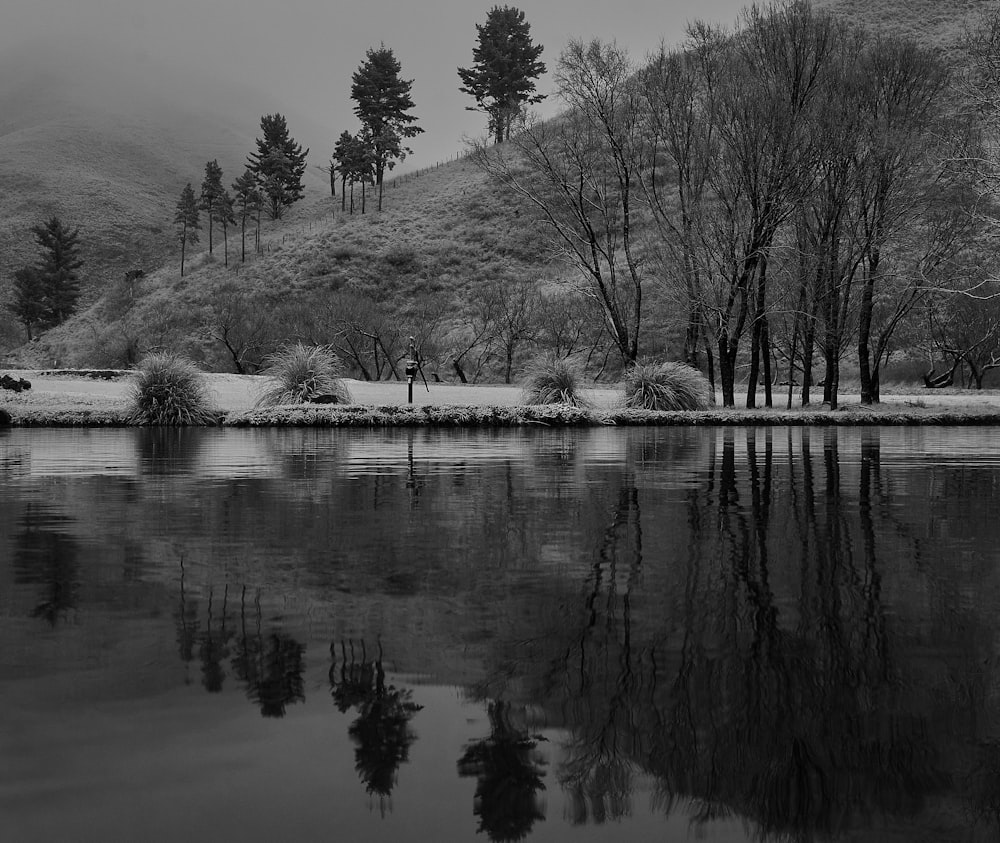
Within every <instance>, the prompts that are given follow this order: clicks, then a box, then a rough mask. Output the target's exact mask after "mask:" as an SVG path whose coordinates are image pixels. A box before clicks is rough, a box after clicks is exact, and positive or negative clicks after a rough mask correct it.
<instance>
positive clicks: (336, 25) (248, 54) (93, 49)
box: [0, 0, 745, 167]
mask: <svg viewBox="0 0 1000 843" xmlns="http://www.w3.org/2000/svg"><path fill="white" fill-rule="evenodd" d="M494 5H504V3H503V2H500V3H496V2H489V0H488V1H487V2H478V3H477V2H468V0H420V2H398V0H397V2H389V0H353V1H352V2H344V0H339V2H338V0H0V6H2V12H0V56H2V54H3V52H4V51H5V50H7V49H16V48H18V47H19V46H20V47H23V46H24V45H25V44H37V45H39V46H38V47H37V50H36V54H38V53H44V52H46V51H50V50H57V49H58V48H59V46H60V45H63V44H72V45H74V46H75V47H76V48H77V49H78V50H81V51H85V52H89V53H92V54H94V55H102V54H110V53H111V52H112V51H114V52H119V51H125V52H127V54H128V56H129V60H128V61H127V62H123V66H122V72H123V73H127V72H128V69H129V67H128V63H129V62H133V61H134V62H143V61H144V62H146V64H147V65H149V64H156V63H160V62H168V63H171V64H180V65H183V66H185V67H187V68H188V69H190V70H194V71H196V72H198V73H199V74H202V75H203V76H211V77H217V78H219V79H220V80H223V81H229V82H231V81H238V82H241V83H243V84H245V85H247V86H249V87H250V88H251V89H253V90H254V91H256V92H259V94H260V108H259V113H260V114H264V113H271V112H273V111H281V112H283V113H286V114H289V115H291V114H303V115H308V116H309V117H310V118H311V119H312V120H313V121H314V122H315V123H317V124H319V127H320V131H319V132H314V134H319V135H322V134H325V133H326V132H328V133H329V137H326V138H323V137H311V138H309V141H310V143H311V145H312V146H313V152H312V154H311V155H310V160H311V161H312V163H314V164H316V163H322V162H323V161H324V160H328V159H329V153H330V151H332V147H333V142H334V141H335V139H336V136H337V135H338V134H339V133H340V132H341V131H343V130H344V129H347V130H350V131H352V132H353V131H355V130H356V129H357V121H356V119H355V118H354V115H353V113H352V105H353V104H352V102H351V100H350V85H351V74H352V73H353V72H354V71H355V70H356V69H357V67H358V65H359V64H360V63H361V62H362V61H363V60H364V56H365V50H366V49H367V48H368V47H372V46H378V45H379V44H380V43H384V44H385V45H386V46H387V47H391V48H392V50H393V51H394V53H395V54H396V57H397V58H398V59H399V61H400V62H401V63H402V68H403V69H402V76H403V77H404V78H407V79H413V80H414V82H413V88H412V95H413V100H414V102H415V105H416V108H415V109H414V113H415V114H416V115H417V117H418V118H419V125H420V126H421V127H422V128H423V129H424V130H425V134H424V135H421V136H420V137H419V138H417V139H416V140H415V141H414V142H413V150H414V155H413V158H412V159H411V160H410V161H408V162H407V163H408V165H409V166H412V167H421V166H427V165H429V164H432V163H434V162H435V161H436V160H440V159H445V158H447V157H449V156H451V155H452V154H454V153H455V152H457V151H459V150H461V149H462V147H463V136H479V135H481V134H483V133H484V131H485V119H484V117H483V116H482V115H479V114H476V113H473V112H469V111H466V110H465V107H466V106H467V105H470V104H472V99H471V98H470V97H468V96H467V95H465V94H461V93H460V92H459V91H458V86H459V84H460V83H459V80H458V76H457V73H456V68H458V67H459V66H468V65H470V64H471V63H472V48H473V46H474V44H475V41H476V30H475V25H476V24H477V23H482V22H483V21H484V20H485V19H486V15H487V12H488V11H489V9H490V8H491V7H492V6H494ZM508 5H516V6H517V7H518V8H520V9H522V10H523V11H524V12H525V15H526V17H527V20H528V22H529V23H530V24H531V34H532V38H533V40H534V41H535V43H536V44H542V45H543V46H544V48H545V50H544V52H543V54H542V60H543V61H545V62H546V63H547V64H548V66H549V69H550V71H551V68H552V67H553V66H554V64H555V60H556V58H557V56H558V54H559V52H560V50H561V49H562V48H563V47H564V46H565V44H566V42H567V41H569V40H570V39H571V38H586V39H589V38H593V37H600V38H602V39H605V40H615V41H617V42H618V43H619V44H620V45H622V46H625V47H627V48H628V50H629V51H630V53H631V54H632V55H633V56H634V57H635V58H637V59H638V58H641V57H642V56H644V55H645V54H646V53H647V52H649V51H651V50H653V49H655V48H656V47H657V45H658V44H659V42H660V41H661V40H664V41H666V43H667V44H668V45H671V46H672V45H675V44H677V43H678V42H679V40H680V39H681V38H682V37H683V33H684V29H685V26H686V25H687V23H688V22H689V21H690V20H694V19H702V20H707V21H711V22H716V23H724V24H732V23H733V22H734V21H735V20H736V19H737V16H738V15H739V12H740V9H741V8H742V7H743V6H744V5H745V3H744V2H743V0H520V2H515V3H510V4H508ZM548 77H549V74H546V76H545V77H543V79H542V80H541V82H540V84H539V90H540V91H542V92H548V91H549V90H550V81H549V78H548ZM8 81H9V80H8ZM289 128H290V129H291V132H292V134H293V135H296V131H295V125H294V123H292V122H291V118H290V124H289ZM324 144H326V145H327V147H328V148H327V149H322V148H317V147H322V146H323V145H324Z"/></svg>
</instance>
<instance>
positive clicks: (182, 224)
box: [174, 182, 201, 278]
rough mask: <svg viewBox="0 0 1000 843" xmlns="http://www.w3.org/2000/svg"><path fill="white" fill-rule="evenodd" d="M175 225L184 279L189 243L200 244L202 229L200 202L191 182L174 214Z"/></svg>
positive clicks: (178, 201) (183, 191)
mask: <svg viewBox="0 0 1000 843" xmlns="http://www.w3.org/2000/svg"><path fill="white" fill-rule="evenodd" d="M174 224H175V225H176V226H177V239H178V240H180V241H181V278H183V277H184V255H185V253H186V251H187V245H188V243H192V244H193V243H197V242H198V229H200V228H201V223H200V221H199V214H198V200H197V199H195V198H194V188H192V187H191V182H188V183H187V186H186V187H185V188H184V190H182V191H181V198H180V199H178V200H177V205H176V211H175V213H174Z"/></svg>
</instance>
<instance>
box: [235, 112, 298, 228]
mask: <svg viewBox="0 0 1000 843" xmlns="http://www.w3.org/2000/svg"><path fill="white" fill-rule="evenodd" d="M260 128H261V131H262V132H263V133H264V137H262V138H257V152H255V153H253V154H251V155H250V156H249V158H248V159H247V164H248V166H249V168H250V171H251V172H252V173H253V174H254V176H255V177H256V179H257V184H259V185H260V186H261V187H262V188H264V189H265V192H266V193H267V196H268V198H269V199H270V200H271V204H270V212H271V219H280V218H281V217H282V216H283V215H284V209H285V208H286V207H288V206H289V205H291V204H292V203H294V202H297V201H298V200H299V199H301V198H302V191H303V187H302V176H303V175H304V174H305V171H306V155H308V154H309V150H308V149H306V150H305V151H303V149H302V147H301V146H300V145H299V144H297V143H296V142H295V140H294V139H293V138H292V137H291V136H290V135H289V134H288V124H287V123H286V122H285V118H284V117H283V116H282V115H280V114H265V115H264V116H263V117H261V118H260ZM268 182H272V184H271V187H270V190H268V188H267V185H268ZM274 182H278V183H280V186H281V189H280V190H279V189H278V188H277V186H276V185H275V184H274ZM275 202H277V203H278V204H275Z"/></svg>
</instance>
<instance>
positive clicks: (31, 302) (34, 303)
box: [10, 266, 48, 342]
mask: <svg viewBox="0 0 1000 843" xmlns="http://www.w3.org/2000/svg"><path fill="white" fill-rule="evenodd" d="M10 310H11V312H12V313H13V314H14V315H15V316H16V317H17V318H18V319H19V320H20V322H21V324H22V325H24V328H25V330H26V331H27V332H28V341H29V342H30V341H31V340H33V339H34V334H33V333H32V327H33V326H38V327H40V328H44V327H45V324H46V320H47V315H48V314H47V306H46V301H45V283H44V281H43V279H42V274H41V273H40V272H39V271H38V269H37V268H35V267H33V266H24V267H22V268H21V269H19V270H17V271H16V272H15V273H14V297H13V300H12V301H11V303H10Z"/></svg>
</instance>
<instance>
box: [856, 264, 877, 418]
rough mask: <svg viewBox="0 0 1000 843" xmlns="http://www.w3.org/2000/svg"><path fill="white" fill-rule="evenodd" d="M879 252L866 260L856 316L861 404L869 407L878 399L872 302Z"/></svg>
mask: <svg viewBox="0 0 1000 843" xmlns="http://www.w3.org/2000/svg"><path fill="white" fill-rule="evenodd" d="M878 264H879V252H878V249H873V250H872V253H871V256H870V257H869V259H868V272H867V273H866V275H865V284H864V287H863V288H862V289H861V312H860V313H859V315H858V367H859V373H858V374H859V376H860V378H861V403H862V404H866V405H869V406H870V405H871V404H872V403H874V402H875V401H877V400H878V399H877V398H876V397H875V395H874V393H873V390H872V361H871V335H872V302H873V301H874V296H875V294H874V291H875V273H876V271H877V270H878Z"/></svg>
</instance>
